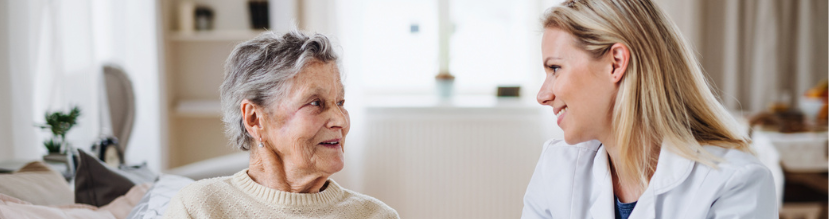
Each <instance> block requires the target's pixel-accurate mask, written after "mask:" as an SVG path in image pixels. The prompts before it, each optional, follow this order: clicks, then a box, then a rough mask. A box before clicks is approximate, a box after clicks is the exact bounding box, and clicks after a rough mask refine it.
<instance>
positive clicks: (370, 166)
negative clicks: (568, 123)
mask: <svg viewBox="0 0 829 219" xmlns="http://www.w3.org/2000/svg"><path fill="white" fill-rule="evenodd" d="M547 114H549V115H547ZM550 115H552V112H551V110H549V109H547V108H541V107H540V106H519V107H482V108H474V107H473V108H463V107H436V108H405V107H404V108H382V107H381V108H368V109H367V112H366V115H365V116H366V117H367V118H366V120H365V121H366V122H365V124H364V125H365V130H364V132H365V140H364V141H365V142H364V143H363V144H364V147H365V148H364V151H363V152H362V153H363V155H362V157H361V158H360V159H361V163H362V165H361V166H362V168H361V169H362V171H361V173H360V175H361V176H360V178H361V180H360V184H361V185H360V186H359V188H360V189H359V190H360V191H362V192H363V193H366V194H368V195H371V196H373V197H375V198H378V199H380V200H382V201H383V202H385V203H386V204H388V205H389V206H391V207H392V208H394V209H396V210H397V212H398V213H399V214H400V216H401V218H452V219H455V218H517V217H520V215H521V209H522V207H523V200H522V198H523V196H524V192H525V190H526V187H527V183H528V182H529V180H530V177H531V176H532V173H533V170H534V168H535V164H536V162H537V161H538V158H539V155H540V152H541V148H542V144H543V142H544V141H545V140H546V139H547V138H550V137H555V135H557V134H555V133H554V132H555V131H553V132H551V131H550V130H554V128H553V129H551V127H550V126H549V124H552V123H554V120H553V119H552V117H551V116H550Z"/></svg>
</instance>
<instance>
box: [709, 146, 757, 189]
mask: <svg viewBox="0 0 829 219" xmlns="http://www.w3.org/2000/svg"><path fill="white" fill-rule="evenodd" d="M703 148H705V150H706V151H708V152H709V153H711V154H713V155H714V156H716V157H719V158H720V159H721V161H720V162H718V163H717V166H716V167H709V166H706V165H699V164H698V166H699V167H701V168H704V169H707V170H708V171H706V172H707V174H706V175H707V176H706V178H707V179H708V180H709V181H716V182H720V184H721V187H720V188H721V189H722V192H727V191H729V190H735V189H741V188H745V187H753V186H756V185H763V186H766V185H773V184H774V179H773V178H772V175H771V171H770V170H769V169H768V168H767V167H766V166H765V165H763V163H762V162H760V160H759V159H757V157H755V156H754V155H753V154H750V153H749V152H744V151H740V150H735V149H727V148H722V147H717V146H704V147H703Z"/></svg>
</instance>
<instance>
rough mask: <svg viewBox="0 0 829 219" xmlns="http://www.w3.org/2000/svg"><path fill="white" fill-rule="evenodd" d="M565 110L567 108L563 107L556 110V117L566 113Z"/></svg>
mask: <svg viewBox="0 0 829 219" xmlns="http://www.w3.org/2000/svg"><path fill="white" fill-rule="evenodd" d="M567 109H569V107H567V106H564V107H563V108H561V109H560V110H558V112H556V116H561V114H564V113H565V112H567Z"/></svg>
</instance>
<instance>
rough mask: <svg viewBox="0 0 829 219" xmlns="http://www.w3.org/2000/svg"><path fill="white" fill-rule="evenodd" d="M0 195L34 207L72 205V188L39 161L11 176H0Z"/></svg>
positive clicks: (29, 164)
mask: <svg viewBox="0 0 829 219" xmlns="http://www.w3.org/2000/svg"><path fill="white" fill-rule="evenodd" d="M0 193H2V194H6V195H8V196H11V197H15V198H18V199H20V200H23V201H26V202H29V203H32V204H35V205H67V204H72V203H74V198H73V197H74V194H73V193H72V188H71V187H69V184H67V183H66V180H65V179H64V178H63V176H61V175H60V173H58V172H57V171H55V170H52V169H50V168H49V167H48V166H47V165H46V164H44V163H43V162H40V161H35V162H31V163H28V164H26V165H25V166H23V167H22V168H20V169H19V170H17V171H16V172H14V173H11V174H0Z"/></svg>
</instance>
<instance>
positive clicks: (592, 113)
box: [537, 28, 617, 144]
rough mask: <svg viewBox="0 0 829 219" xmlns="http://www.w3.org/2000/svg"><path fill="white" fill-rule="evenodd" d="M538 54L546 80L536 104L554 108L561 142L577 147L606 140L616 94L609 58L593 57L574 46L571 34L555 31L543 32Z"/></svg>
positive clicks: (574, 41) (551, 29)
mask: <svg viewBox="0 0 829 219" xmlns="http://www.w3.org/2000/svg"><path fill="white" fill-rule="evenodd" d="M541 53H542V61H543V63H544V69H545V73H546V78H545V80H544V84H543V85H542V86H541V90H540V91H538V96H537V99H538V103H540V104H541V105H547V106H551V107H553V112H554V113H555V114H556V117H557V118H556V119H557V123H558V126H559V127H561V129H562V130H564V140H565V141H566V142H567V143H568V144H576V143H580V142H584V141H589V140H594V139H597V140H600V141H603V140H604V139H607V137H608V136H610V130H611V127H610V126H611V109H612V106H613V100H614V99H615V95H616V91H617V89H616V85H615V83H614V82H613V80H612V76H611V72H612V70H613V68H612V65H611V60H612V58H610V57H600V58H598V59H597V58H594V57H593V56H592V55H590V54H589V53H587V52H586V51H584V50H582V49H580V48H578V47H577V41H576V39H575V37H574V36H573V35H572V34H570V33H568V32H566V31H563V30H560V29H558V28H546V29H545V31H544V35H543V36H542V40H541Z"/></svg>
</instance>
